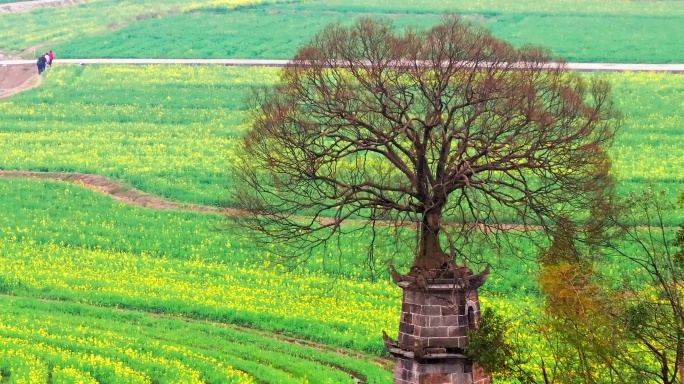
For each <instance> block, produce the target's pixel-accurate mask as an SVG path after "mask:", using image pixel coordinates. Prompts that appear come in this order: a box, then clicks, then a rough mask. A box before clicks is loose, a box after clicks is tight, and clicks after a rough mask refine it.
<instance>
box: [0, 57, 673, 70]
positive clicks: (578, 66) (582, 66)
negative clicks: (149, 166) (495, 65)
mask: <svg viewBox="0 0 684 384" xmlns="http://www.w3.org/2000/svg"><path fill="white" fill-rule="evenodd" d="M287 62H288V60H249V59H55V62H54V63H55V64H57V65H59V64H70V65H88V64H110V65H111V64H116V65H122V64H130V65H149V64H184V65H239V66H267V67H282V66H284V65H285V64H287ZM33 63H35V61H34V60H0V66H6V65H22V64H33ZM567 66H568V68H569V69H574V70H578V71H653V72H672V73H684V64H620V63H567Z"/></svg>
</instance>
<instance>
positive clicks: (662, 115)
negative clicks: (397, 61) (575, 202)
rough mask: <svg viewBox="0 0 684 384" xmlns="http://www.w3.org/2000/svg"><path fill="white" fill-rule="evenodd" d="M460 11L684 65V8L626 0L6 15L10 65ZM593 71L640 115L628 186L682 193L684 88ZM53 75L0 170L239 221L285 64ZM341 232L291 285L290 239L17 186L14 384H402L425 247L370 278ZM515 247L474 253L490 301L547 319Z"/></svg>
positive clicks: (279, 4)
mask: <svg viewBox="0 0 684 384" xmlns="http://www.w3.org/2000/svg"><path fill="white" fill-rule="evenodd" d="M4 2H7V1H5V0H0V3H4ZM451 12H460V13H462V14H463V15H464V17H465V18H467V19H469V20H472V21H473V22H475V23H481V24H483V25H486V26H487V27H488V28H491V29H492V31H493V33H494V34H495V35H497V36H500V37H503V38H505V39H506V40H508V41H510V42H512V43H513V44H516V45H522V44H528V43H531V44H542V45H545V46H548V47H549V48H550V49H551V50H552V51H553V53H554V55H557V56H560V57H564V58H565V59H567V60H569V61H579V62H582V61H584V62H590V61H597V62H645V63H673V62H680V63H682V62H684V53H683V51H682V49H681V32H682V25H684V2H682V1H630V0H615V1H611V2H597V1H594V0H561V1H554V2H551V1H536V0H521V1H516V2H511V1H507V0H506V1H504V0H478V1H463V0H456V1H450V0H430V1H428V0H417V1H410V2H406V1H405V2H396V1H395V2H389V1H387V0H365V1H360V0H344V1H343V0H320V1H319V0H317V1H305V0H282V1H280V0H275V1H266V2H261V1H258V0H194V1H191V2H188V1H182V0H162V1H155V0H140V1H114V0H98V1H89V2H86V3H81V4H78V5H71V6H65V7H58V8H44V9H38V10H35V11H32V12H29V13H20V14H0V24H1V25H2V26H3V28H0V51H2V53H5V52H10V53H13V54H21V55H24V56H25V57H32V56H34V53H40V52H42V51H43V50H47V49H52V50H54V51H55V52H56V54H57V58H58V59H59V58H93V57H112V58H127V57H128V58H274V59H278V58H281V59H286V58H290V57H291V56H292V55H293V54H294V53H295V52H296V50H297V48H298V46H300V45H301V44H304V43H305V42H307V41H308V40H309V39H310V38H311V36H313V35H314V34H315V33H316V32H317V31H319V30H320V29H321V28H322V27H323V26H324V25H326V24H328V23H330V22H340V23H342V24H349V23H351V22H352V21H353V20H355V19H357V18H358V17H361V16H370V17H385V18H390V19H391V20H393V22H394V24H395V25H396V26H398V27H400V28H405V27H420V28H422V27H428V26H430V25H433V24H435V23H437V22H438V21H439V20H440V17H442V15H443V14H444V13H451ZM45 20H50V27H49V28H46V27H45V22H44V21H45ZM583 76H587V77H592V76H600V77H606V78H608V79H609V80H610V81H611V83H612V84H613V90H614V96H615V100H616V102H617V103H618V105H619V107H620V109H621V110H622V111H623V113H624V126H623V127H622V129H621V130H620V131H619V132H618V134H617V137H616V140H615V145H614V146H613V147H612V148H611V149H610V156H611V159H612V162H613V173H614V175H615V178H616V180H617V187H618V192H619V194H620V195H622V196H625V195H626V194H628V193H630V192H639V191H641V190H643V189H645V188H646V186H652V187H653V188H654V189H656V190H665V191H666V193H667V195H668V196H670V197H672V198H674V197H676V196H680V195H681V193H682V191H683V190H684V179H682V175H683V174H684V162H682V159H684V145H683V144H682V140H681V138H682V136H683V135H684V115H683V114H682V110H683V109H684V76H681V75H675V74H656V73H596V74H585V75H583ZM43 80H44V81H43V83H42V84H41V86H40V87H38V88H36V89H32V90H30V91H26V92H23V93H21V94H18V95H15V96H13V97H11V98H10V99H6V100H2V101H0V170H7V171H12V170H25V171H40V172H47V171H51V172H80V173H91V174H97V175H102V176H106V177H109V178H112V179H114V180H117V181H120V182H122V183H124V184H125V185H126V186H128V187H131V188H137V189H140V190H142V191H143V192H146V193H149V194H152V195H156V196H160V197H163V198H166V199H169V200H172V201H175V202H179V203H181V204H185V203H188V204H189V203H194V204H202V205H207V206H211V207H232V206H233V205H234V200H233V196H231V192H230V191H231V189H230V187H231V167H232V165H233V163H234V162H235V161H237V160H238V158H237V155H236V154H235V153H234V152H233V149H234V146H235V144H236V143H237V141H238V140H239V139H240V138H241V137H242V135H243V134H244V133H245V131H246V130H247V129H248V127H249V121H248V116H247V110H246V109H247V107H246V105H247V102H246V101H247V99H248V97H249V95H250V92H251V91H252V90H253V89H255V88H260V87H264V86H270V85H273V84H275V83H276V82H277V81H278V69H275V68H244V67H225V66H180V65H167V66H104V65H88V66H61V65H56V66H54V67H53V68H51V69H50V70H49V71H48V72H47V73H46V74H45V75H44V77H43ZM643 224H647V222H646V221H644V223H643ZM666 224H667V225H673V226H674V225H679V224H681V216H677V217H667V222H666ZM343 230H345V231H347V232H350V233H349V234H348V235H346V236H344V237H343V238H342V239H341V241H340V242H339V243H336V244H334V245H331V246H330V247H327V248H325V247H319V248H316V249H314V250H313V252H312V254H311V255H310V257H309V258H308V259H307V260H305V261H304V262H303V263H302V264H301V265H300V266H299V268H298V269H296V270H295V271H294V272H292V271H290V270H289V269H288V268H286V267H285V266H282V265H277V264H275V263H274V261H273V260H274V259H275V255H277V254H278V252H280V251H281V246H282V244H275V243H274V244H271V245H270V246H266V247H264V246H260V245H259V244H258V243H256V242H255V241H254V234H252V233H249V232H246V231H244V230H243V229H241V228H240V227H239V226H237V225H235V222H233V221H231V220H230V219H226V218H225V217H223V216H221V215H220V214H217V213H198V212H190V211H182V210H153V209H146V208H141V207H136V206H131V205H126V204H124V203H121V202H118V201H116V200H115V199H113V198H112V197H111V196H106V195H104V194H101V193H97V192H94V191H91V190H88V189H86V188H84V187H83V186H81V185H78V184H75V183H69V182H57V181H48V180H33V179H25V178H0V265H2V268H1V269H0V384H10V383H11V384H18V383H64V384H74V383H97V382H102V383H205V384H206V383H240V384H251V383H293V384H294V383H302V384H304V383H321V384H323V383H325V384H328V383H330V384H334V383H350V384H351V383H368V384H371V383H377V384H388V383H390V382H391V381H392V372H391V360H390V359H389V358H388V357H387V353H386V352H385V349H384V346H383V342H382V337H381V335H382V331H383V330H384V331H386V332H387V333H388V334H389V335H390V336H391V337H394V336H396V334H397V330H398V329H397V328H398V322H399V311H400V306H401V293H402V292H401V290H400V289H399V288H398V287H396V286H395V285H393V284H392V283H390V279H389V276H388V272H387V268H388V264H387V260H391V261H392V263H393V264H394V265H396V266H397V267H398V268H399V269H400V271H402V272H404V271H406V269H407V267H408V265H409V264H410V261H411V258H412V254H410V251H407V249H408V248H410V246H411V245H412V244H413V237H410V234H409V235H407V237H402V235H401V234H399V235H395V233H394V232H393V229H392V228H382V227H380V228H377V229H376V230H377V233H378V234H379V237H378V239H377V241H376V243H375V245H376V246H377V253H376V254H375V259H374V262H373V263H370V264H371V266H372V268H371V269H370V270H369V268H368V266H369V264H368V262H367V259H366V257H367V255H368V254H367V249H368V243H369V241H370V239H371V237H370V236H371V233H370V230H361V229H360V228H359V227H358V226H356V224H354V223H352V224H350V225H348V226H346V227H344V229H343ZM510 245H511V248H510V249H507V251H506V253H505V254H504V255H503V257H502V258H501V257H499V255H498V254H495V253H494V252H493V250H489V249H477V250H474V251H473V261H472V262H471V263H470V266H471V267H472V268H473V269H475V270H480V269H481V268H484V263H485V262H487V263H491V264H492V266H493V268H492V272H491V274H490V276H489V280H488V281H487V283H486V284H485V285H484V286H483V287H482V288H481V289H480V295H481V302H482V305H483V307H489V308H494V309H495V310H496V311H497V312H498V313H500V314H502V315H504V316H505V317H507V318H509V319H511V321H512V323H511V325H512V327H513V329H514V330H525V331H527V330H529V329H535V328H532V327H535V326H536V324H534V322H535V321H536V319H537V318H538V316H539V314H540V312H541V309H540V308H541V306H542V302H541V299H540V296H539V290H538V287H537V283H536V277H535V276H536V275H537V270H538V266H537V265H536V262H535V261H534V260H535V259H536V257H537V255H536V254H535V253H534V251H531V249H533V247H532V246H531V245H530V243H529V242H528V241H527V240H524V239H512V241H511V244H510ZM402 247H403V248H402ZM636 247H637V245H635V244H625V245H624V246H623V248H624V249H627V250H634V251H635V252H638V251H639V250H637V249H636ZM340 255H341V258H338V256H340ZM459 261H460V260H459ZM597 268H599V269H600V270H601V272H602V273H604V276H606V277H607V278H611V279H615V281H620V279H622V278H623V276H630V278H634V276H636V275H637V274H638V273H637V270H636V269H635V268H636V267H635V266H634V265H630V264H627V263H625V262H624V261H621V262H615V261H614V260H603V263H601V264H600V265H598V266H597ZM511 336H513V337H514V339H515V342H516V343H517V344H518V345H521V346H522V347H523V349H524V350H526V351H527V352H528V353H529V358H530V360H528V361H527V362H526V363H525V364H526V365H529V366H528V367H526V368H529V369H531V370H532V371H535V370H537V372H538V369H539V367H538V366H539V362H540V361H541V360H540V359H541V358H542V357H544V358H545V359H547V358H549V357H550V356H551V354H552V353H553V346H552V345H549V344H545V343H544V341H543V340H541V337H540V336H539V335H538V334H535V333H534V332H523V333H520V334H516V335H511ZM547 361H548V360H547ZM497 382H504V383H507V382H510V381H506V380H501V381H500V380H497Z"/></svg>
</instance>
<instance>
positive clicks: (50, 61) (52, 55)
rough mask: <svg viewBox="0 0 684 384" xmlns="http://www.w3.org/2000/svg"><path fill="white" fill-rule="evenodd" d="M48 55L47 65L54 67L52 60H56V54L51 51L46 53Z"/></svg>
mask: <svg viewBox="0 0 684 384" xmlns="http://www.w3.org/2000/svg"><path fill="white" fill-rule="evenodd" d="M46 55H47V64H48V66H50V67H52V60H54V59H55V54H54V53H52V51H50V52H48V53H46Z"/></svg>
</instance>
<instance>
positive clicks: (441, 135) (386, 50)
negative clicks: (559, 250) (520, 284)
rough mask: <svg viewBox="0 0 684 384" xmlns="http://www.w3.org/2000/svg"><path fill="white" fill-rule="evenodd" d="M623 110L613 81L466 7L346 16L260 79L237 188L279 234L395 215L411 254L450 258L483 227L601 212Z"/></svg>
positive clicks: (309, 237) (321, 231)
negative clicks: (266, 79) (274, 79)
mask: <svg viewBox="0 0 684 384" xmlns="http://www.w3.org/2000/svg"><path fill="white" fill-rule="evenodd" d="M619 124H620V118H619V114H618V112H617V111H616V109H615V108H614V105H613V103H612V100H611V91H610V86H609V84H608V83H606V82H605V81H601V80H596V79H591V80H587V79H586V78H585V77H583V76H580V75H578V74H576V73H573V72H571V71H569V70H567V69H566V67H565V65H564V64H563V63H562V62H559V61H554V60H552V58H551V57H550V54H549V53H548V52H546V51H545V50H544V49H541V48H535V47H521V48H515V47H513V46H511V45H509V44H507V43H506V42H504V41H502V40H500V39H497V38H495V37H493V36H492V35H491V34H490V33H489V32H488V31H487V30H485V29H484V28H482V27H479V26H476V25H473V24H470V23H468V22H466V21H463V20H462V19H460V18H459V17H456V16H447V17H445V18H444V20H443V22H442V23H440V24H439V25H436V26H435V27H433V28H431V29H429V30H402V31H399V30H395V29H394V28H393V26H392V25H391V23H389V22H386V21H378V20H371V19H361V20H359V21H357V22H356V23H355V24H354V25H352V26H350V27H344V26H341V25H337V24H334V25H330V26H328V27H327V28H326V29H324V30H323V31H322V32H321V33H319V34H318V35H317V36H316V37H315V38H314V39H313V40H312V41H311V43H310V44H308V45H306V46H304V47H302V48H301V49H300V50H299V52H298V53H297V55H296V56H295V58H294V59H293V60H292V61H291V62H290V64H288V65H287V66H286V67H285V68H284V69H283V71H282V74H281V76H280V81H279V83H278V84H277V85H275V86H273V87H272V88H270V89H266V90H262V91H260V92H257V94H256V95H255V98H254V115H253V122H252V126H251V129H250V130H249V132H248V134H247V135H246V137H245V138H244V141H243V142H242V145H241V148H240V151H241V158H242V160H241V161H240V163H239V164H237V165H236V167H235V169H236V181H237V185H238V187H237V193H236V199H237V200H236V201H237V203H238V205H239V206H240V207H241V208H244V209H246V210H248V211H249V212H250V213H252V214H253V215H250V216H249V218H246V219H247V220H246V221H245V223H247V224H248V225H251V226H253V227H254V228H255V229H258V230H259V231H260V233H263V234H266V235H268V236H269V238H270V239H272V240H274V241H280V242H284V241H291V240H294V239H299V240H304V241H308V244H312V246H313V245H317V244H322V243H326V242H328V241H330V240H331V239H333V238H334V237H335V236H337V235H339V234H340V233H343V232H344V222H345V221H350V220H353V222H354V223H356V224H358V225H361V224H364V223H365V224H367V225H377V224H379V223H380V224H382V223H385V224H388V223H391V224H394V225H397V227H398V228H402V229H408V230H413V231H416V233H417V236H416V237H415V238H416V242H415V249H414V252H415V253H414V256H415V257H414V259H413V269H414V270H432V269H439V268H443V267H450V266H453V265H454V264H453V263H454V260H453V258H454V253H457V252H458V250H459V248H460V246H462V245H463V244H464V243H465V242H467V241H468V239H470V238H472V237H473V236H474V235H475V234H476V233H477V234H478V236H480V235H482V236H484V237H487V236H490V235H493V236H498V233H499V232H501V230H502V229H507V230H511V229H519V230H521V231H525V230H528V229H534V230H537V229H546V228H553V227H554V226H555V225H556V224H557V223H559V222H560V220H568V219H571V220H573V219H577V218H583V219H586V218H587V217H591V216H590V214H591V210H592V209H594V208H595V207H597V206H598V205H599V203H600V202H601V200H602V199H604V198H605V194H606V190H607V188H608V185H609V175H608V171H609V168H610V163H609V161H608V158H607V156H606V154H605V152H604V150H605V148H606V147H607V146H608V145H609V144H610V143H611V141H612V139H613V136H614V134H615V131H616V129H617V128H618V126H619ZM445 241H446V242H448V244H449V247H448V248H446V247H444V246H443V245H442V244H443V243H444V242H445ZM296 246H297V247H301V243H297V245H296ZM445 249H447V250H450V252H445Z"/></svg>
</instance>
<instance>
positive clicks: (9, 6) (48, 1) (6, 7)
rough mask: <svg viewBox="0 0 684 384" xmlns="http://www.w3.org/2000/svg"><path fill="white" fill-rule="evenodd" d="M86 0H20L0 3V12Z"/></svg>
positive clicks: (12, 11)
mask: <svg viewBox="0 0 684 384" xmlns="http://www.w3.org/2000/svg"><path fill="white" fill-rule="evenodd" d="M86 1H87V0H36V1H20V2H17V3H6V4H0V14H2V13H19V12H29V11H32V10H34V9H37V8H46V7H61V6H64V5H72V4H78V3H84V2H86Z"/></svg>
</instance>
